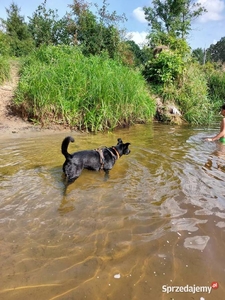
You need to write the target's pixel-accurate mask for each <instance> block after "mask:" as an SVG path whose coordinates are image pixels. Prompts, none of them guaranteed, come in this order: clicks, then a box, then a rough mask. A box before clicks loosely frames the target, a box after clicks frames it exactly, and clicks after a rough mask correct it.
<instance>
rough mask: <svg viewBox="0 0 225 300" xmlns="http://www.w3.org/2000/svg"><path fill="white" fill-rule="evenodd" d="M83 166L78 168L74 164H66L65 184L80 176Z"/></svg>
mask: <svg viewBox="0 0 225 300" xmlns="http://www.w3.org/2000/svg"><path fill="white" fill-rule="evenodd" d="M82 170H83V166H78V165H76V164H74V163H67V165H66V166H65V175H66V181H67V184H71V183H73V182H74V181H75V180H76V179H77V178H78V177H79V176H80V174H81V172H82Z"/></svg>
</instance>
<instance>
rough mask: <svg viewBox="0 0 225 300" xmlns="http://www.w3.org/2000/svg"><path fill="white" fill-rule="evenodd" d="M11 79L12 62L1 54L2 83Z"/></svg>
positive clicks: (0, 71)
mask: <svg viewBox="0 0 225 300" xmlns="http://www.w3.org/2000/svg"><path fill="white" fill-rule="evenodd" d="M9 79H10V63H9V60H8V59H7V58H5V57H4V56H1V55H0V85H1V84H3V82H4V81H6V80H9Z"/></svg>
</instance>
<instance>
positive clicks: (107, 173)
mask: <svg viewBox="0 0 225 300" xmlns="http://www.w3.org/2000/svg"><path fill="white" fill-rule="evenodd" d="M108 179H109V170H105V176H104V181H107V180H108Z"/></svg>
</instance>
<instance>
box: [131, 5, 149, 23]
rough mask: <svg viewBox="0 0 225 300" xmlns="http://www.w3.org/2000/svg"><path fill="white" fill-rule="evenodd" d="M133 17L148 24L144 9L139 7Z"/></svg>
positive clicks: (134, 11)
mask: <svg viewBox="0 0 225 300" xmlns="http://www.w3.org/2000/svg"><path fill="white" fill-rule="evenodd" d="M133 16H134V17H135V19H137V20H138V21H139V22H141V23H147V21H146V20H145V13H144V11H143V8H142V7H137V8H135V9H134V10H133Z"/></svg>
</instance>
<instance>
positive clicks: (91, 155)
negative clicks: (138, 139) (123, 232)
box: [61, 136, 130, 183]
mask: <svg viewBox="0 0 225 300" xmlns="http://www.w3.org/2000/svg"><path fill="white" fill-rule="evenodd" d="M70 142H74V139H73V138H72V137H71V136H68V137H66V138H65V139H64V140H63V142H62V147H61V150H62V154H63V155H64V156H65V158H66V161H65V162H64V164H63V172H64V174H65V176H66V179H67V182H68V183H72V182H74V181H75V180H76V179H77V178H78V177H79V176H80V174H81V172H82V170H83V169H88V170H94V171H99V170H101V169H103V170H104V171H105V173H106V174H108V172H109V170H111V169H112V167H113V166H114V164H115V162H116V160H117V159H119V158H120V157H121V156H122V155H124V154H125V155H127V154H129V153H130V150H129V149H128V146H129V145H130V143H126V144H124V143H123V142H122V140H121V139H118V143H117V145H116V146H114V147H113V146H112V147H109V148H107V147H104V148H102V149H96V150H83V151H78V152H75V153H73V154H69V153H68V152H67V148H68V145H69V143H70Z"/></svg>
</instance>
